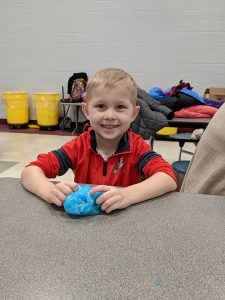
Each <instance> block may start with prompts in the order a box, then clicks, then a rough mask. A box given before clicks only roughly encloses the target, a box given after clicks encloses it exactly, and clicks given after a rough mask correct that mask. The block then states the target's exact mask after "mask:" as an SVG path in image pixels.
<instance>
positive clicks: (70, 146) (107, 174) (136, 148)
mask: <svg viewBox="0 0 225 300" xmlns="http://www.w3.org/2000/svg"><path fill="white" fill-rule="evenodd" d="M29 166H38V167H40V168H41V169H42V170H43V172H44V174H45V176H46V177H48V178H55V177H56V176H57V175H63V174H65V173H66V171H67V170H68V169H69V168H71V169H72V170H73V172H74V174H75V179H74V180H75V181H76V182H77V183H87V184H96V185H98V184H106V185H112V186H123V187H125V186H129V185H132V184H135V183H138V182H140V181H142V179H143V178H148V177H150V176H152V175H154V174H155V173H157V172H164V173H166V174H168V175H169V176H171V177H172V178H173V179H174V180H175V181H176V177H175V175H174V172H173V169H172V167H171V165H170V164H169V163H167V162H166V161H165V160H164V159H163V158H162V157H161V156H160V155H159V154H157V153H156V152H154V151H152V150H151V147H150V145H148V144H146V142H145V141H144V140H143V139H142V137H141V136H139V135H137V134H135V133H133V132H132V131H131V130H128V132H126V133H125V134H124V136H123V138H122V139H121V141H120V143H119V146H118V149H117V151H116V153H115V154H114V155H112V156H110V157H109V158H108V160H107V161H104V160H103V158H102V156H101V155H99V154H98V153H97V152H96V139H95V133H94V131H93V130H92V129H91V128H90V129H89V131H88V132H85V133H83V134H82V135H80V136H79V137H77V138H75V139H73V140H71V141H69V142H68V143H66V144H65V145H64V146H62V147H61V148H60V149H58V150H55V151H52V152H49V153H47V154H40V155H38V159H37V160H36V161H34V162H32V163H30V164H29Z"/></svg>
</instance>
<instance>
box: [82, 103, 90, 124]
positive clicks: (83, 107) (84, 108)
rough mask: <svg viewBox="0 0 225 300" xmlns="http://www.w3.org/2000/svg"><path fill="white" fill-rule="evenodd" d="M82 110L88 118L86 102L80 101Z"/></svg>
mask: <svg viewBox="0 0 225 300" xmlns="http://www.w3.org/2000/svg"><path fill="white" fill-rule="evenodd" d="M82 112H83V114H84V115H85V117H86V118H87V119H88V120H89V112H88V108H87V103H85V102H82Z"/></svg>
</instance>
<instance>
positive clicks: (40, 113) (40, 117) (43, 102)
mask: <svg viewBox="0 0 225 300" xmlns="http://www.w3.org/2000/svg"><path fill="white" fill-rule="evenodd" d="M60 98H61V96H60V95H59V94H57V93H36V94H34V95H33V101H34V103H35V107H36V114H37V123H38V125H40V126H43V127H48V126H56V125H58V122H59V107H58V102H59V100H60Z"/></svg>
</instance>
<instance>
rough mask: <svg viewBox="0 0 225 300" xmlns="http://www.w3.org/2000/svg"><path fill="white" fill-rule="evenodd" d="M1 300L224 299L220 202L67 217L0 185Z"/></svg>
mask: <svg viewBox="0 0 225 300" xmlns="http://www.w3.org/2000/svg"><path fill="white" fill-rule="evenodd" d="M0 195H1V200H0V201H1V206H0V207H1V208H0V226H1V244H0V245H1V249H0V253H1V256H0V257H1V260H0V263H1V265H0V299H48V300H49V299H154V300H155V299H173V300H174V299H179V300H180V299H198V300H199V299H204V300H205V299H225V253H224V250H225V197H216V196H215V197H214V196H204V195H189V194H181V193H171V194H168V195H166V196H163V197H160V198H158V199H157V200H154V201H146V202H144V203H141V204H138V205H135V206H132V207H130V208H128V209H126V210H123V211H119V212H116V213H113V214H110V215H100V216H94V217H84V218H71V217H69V216H68V215H67V214H66V213H65V212H64V211H63V210H62V209H57V208H56V207H53V206H50V205H48V204H47V203H45V202H43V201H41V200H39V199H38V198H37V197H36V196H34V195H32V194H30V193H28V192H27V191H25V190H24V189H23V187H22V186H21V185H20V182H19V180H18V179H11V178H1V179H0Z"/></svg>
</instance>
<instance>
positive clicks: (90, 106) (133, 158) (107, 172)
mask: <svg viewBox="0 0 225 300" xmlns="http://www.w3.org/2000/svg"><path fill="white" fill-rule="evenodd" d="M136 97H137V87H136V83H135V81H134V79H133V78H132V77H131V76H130V75H129V74H127V73H126V72H124V71H123V70H120V69H114V68H108V69H103V70H100V71H98V72H97V73H96V74H95V75H94V76H93V77H91V78H90V80H89V82H88V85H87V94H86V100H85V103H83V104H82V111H83V113H84V114H85V116H86V118H87V119H88V120H89V121H90V125H91V127H90V128H89V130H88V132H85V133H83V134H82V135H81V136H79V137H77V138H75V139H73V140H71V141H69V142H68V143H66V144H65V145H64V146H62V147H61V148H60V149H58V150H54V151H51V152H49V153H47V154H40V155H38V158H37V160H36V161H34V162H32V163H30V164H29V165H28V166H27V167H26V168H25V169H24V170H23V172H22V176H21V180H22V184H23V186H24V187H25V188H26V189H27V190H29V191H30V192H32V193H34V194H36V195H37V196H39V197H40V198H42V199H44V200H45V201H47V202H48V203H54V204H56V205H57V206H62V205H63V202H64V201H65V198H66V196H67V195H68V194H70V193H72V192H73V191H76V189H77V183H86V184H94V185H97V186H95V187H93V189H92V190H91V192H90V193H91V194H94V193H95V192H103V194H102V195H101V196H100V197H99V198H98V200H97V204H101V208H102V210H103V211H105V212H106V213H109V212H111V211H113V210H115V209H123V208H126V207H128V206H130V205H132V204H134V203H138V202H141V201H145V200H147V199H150V198H154V197H157V196H160V195H162V194H165V193H167V192H170V191H174V190H175V189H176V187H177V184H176V178H175V175H174V172H173V170H172V167H171V166H170V165H169V164H168V163H167V162H166V161H165V160H164V159H163V158H162V157H161V156H160V155H158V154H157V153H155V152H154V151H152V150H151V147H150V146H149V145H148V144H147V143H146V142H145V141H144V140H143V139H142V137H141V136H139V135H136V134H134V133H133V132H132V131H131V130H130V129H129V128H130V124H131V122H132V121H134V119H135V118H136V116H137V115H138V112H139V109H140V108H139V107H138V106H136ZM69 168H71V169H72V170H73V172H74V175H75V182H59V183H57V184H54V183H53V182H51V181H49V180H48V178H55V177H56V176H57V175H63V174H65V173H66V171H67V170H68V169H69ZM121 187H124V188H121Z"/></svg>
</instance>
